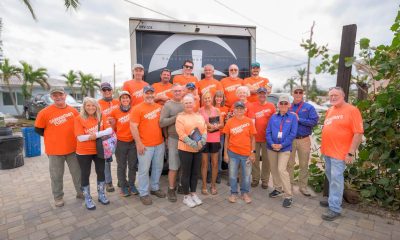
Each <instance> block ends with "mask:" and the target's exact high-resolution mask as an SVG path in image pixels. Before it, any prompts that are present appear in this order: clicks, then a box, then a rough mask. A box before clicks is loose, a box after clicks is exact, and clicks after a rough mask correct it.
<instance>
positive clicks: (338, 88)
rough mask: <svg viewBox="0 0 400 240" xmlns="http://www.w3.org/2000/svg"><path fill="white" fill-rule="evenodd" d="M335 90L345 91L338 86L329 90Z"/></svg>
mask: <svg viewBox="0 0 400 240" xmlns="http://www.w3.org/2000/svg"><path fill="white" fill-rule="evenodd" d="M333 89H335V90H341V91H343V88H342V87H339V86H337V87H331V88H329V91H331V90H333Z"/></svg>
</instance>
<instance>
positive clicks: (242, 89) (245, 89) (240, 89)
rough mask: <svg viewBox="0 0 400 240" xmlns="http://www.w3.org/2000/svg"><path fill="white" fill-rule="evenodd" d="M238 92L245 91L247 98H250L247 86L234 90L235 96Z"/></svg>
mask: <svg viewBox="0 0 400 240" xmlns="http://www.w3.org/2000/svg"><path fill="white" fill-rule="evenodd" d="M240 91H245V92H246V95H247V96H250V89H249V88H248V87H247V86H240V87H238V88H236V96H237V95H238V93H239V92H240Z"/></svg>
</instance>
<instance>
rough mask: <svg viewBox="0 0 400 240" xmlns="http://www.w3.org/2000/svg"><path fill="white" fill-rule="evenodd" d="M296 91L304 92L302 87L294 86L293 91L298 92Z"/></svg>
mask: <svg viewBox="0 0 400 240" xmlns="http://www.w3.org/2000/svg"><path fill="white" fill-rule="evenodd" d="M296 90H302V91H304V88H303V87H302V86H301V85H296V86H294V88H293V91H296Z"/></svg>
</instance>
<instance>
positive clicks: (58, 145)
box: [35, 87, 83, 207]
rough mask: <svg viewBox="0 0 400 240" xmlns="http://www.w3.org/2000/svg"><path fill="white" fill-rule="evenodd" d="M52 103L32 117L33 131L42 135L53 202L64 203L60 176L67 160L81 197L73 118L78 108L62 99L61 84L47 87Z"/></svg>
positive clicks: (78, 196) (59, 205)
mask: <svg viewBox="0 0 400 240" xmlns="http://www.w3.org/2000/svg"><path fill="white" fill-rule="evenodd" d="M50 97H51V99H52V100H53V101H54V104H52V105H50V106H48V107H46V108H44V109H43V110H41V111H40V112H39V114H38V116H37V118H36V121H35V131H36V132H37V133H38V134H40V135H41V136H43V137H44V145H45V148H46V154H47V156H48V157H49V170H50V179H51V190H52V193H53V197H54V201H55V206H56V207H62V206H64V200H63V197H64V191H63V181H64V180H63V177H64V166H65V162H67V165H68V168H69V172H70V173H71V176H72V181H73V183H74V186H75V190H76V192H77V194H76V197H77V198H82V199H83V194H82V190H81V169H80V167H79V164H78V160H77V159H76V155H75V149H76V138H75V135H74V119H75V117H76V116H78V115H79V113H78V111H77V110H76V109H75V108H73V107H70V106H68V105H67V104H66V103H65V99H66V97H67V95H66V94H65V91H64V88H62V87H58V88H53V89H51V90H50Z"/></svg>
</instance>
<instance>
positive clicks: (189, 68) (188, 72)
mask: <svg viewBox="0 0 400 240" xmlns="http://www.w3.org/2000/svg"><path fill="white" fill-rule="evenodd" d="M193 66H194V64H193V62H192V61H191V60H185V61H184V62H183V65H182V74H181V75H176V76H175V77H174V79H173V80H172V83H173V84H175V83H178V84H180V85H182V86H185V85H186V84H188V83H194V84H196V83H197V82H198V81H199V80H198V79H197V77H195V76H193V75H192V72H193Z"/></svg>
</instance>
